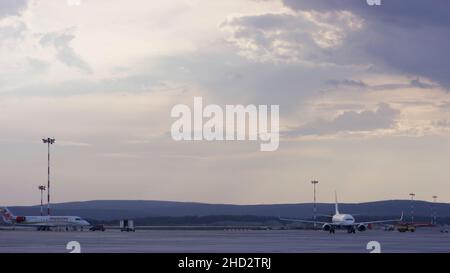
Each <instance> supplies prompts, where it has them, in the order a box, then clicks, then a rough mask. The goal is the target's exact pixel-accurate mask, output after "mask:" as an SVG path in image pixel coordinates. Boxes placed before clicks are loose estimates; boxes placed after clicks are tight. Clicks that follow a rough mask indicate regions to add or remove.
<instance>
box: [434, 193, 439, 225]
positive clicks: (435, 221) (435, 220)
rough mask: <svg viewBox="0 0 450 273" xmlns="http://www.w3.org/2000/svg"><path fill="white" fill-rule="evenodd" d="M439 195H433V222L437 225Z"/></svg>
mask: <svg viewBox="0 0 450 273" xmlns="http://www.w3.org/2000/svg"><path fill="white" fill-rule="evenodd" d="M437 198H438V197H437V195H433V224H434V225H436V224H437V217H436V214H437V212H436V199H437Z"/></svg>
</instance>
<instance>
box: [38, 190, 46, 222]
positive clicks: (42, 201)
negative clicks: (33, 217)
mask: <svg viewBox="0 0 450 273" xmlns="http://www.w3.org/2000/svg"><path fill="white" fill-rule="evenodd" d="M38 189H39V190H40V191H41V216H42V215H44V191H45V189H46V188H45V186H44V185H40V186H39V187H38Z"/></svg>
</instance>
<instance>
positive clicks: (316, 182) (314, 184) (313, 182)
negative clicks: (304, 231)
mask: <svg viewBox="0 0 450 273" xmlns="http://www.w3.org/2000/svg"><path fill="white" fill-rule="evenodd" d="M311 184H313V188H314V209H313V218H314V229H316V215H317V207H316V185H317V184H319V181H317V180H313V181H311Z"/></svg>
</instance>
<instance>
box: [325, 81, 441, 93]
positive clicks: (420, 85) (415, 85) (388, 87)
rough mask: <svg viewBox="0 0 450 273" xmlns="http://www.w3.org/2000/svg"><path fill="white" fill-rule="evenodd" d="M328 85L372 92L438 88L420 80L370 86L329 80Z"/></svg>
mask: <svg viewBox="0 0 450 273" xmlns="http://www.w3.org/2000/svg"><path fill="white" fill-rule="evenodd" d="M326 83H327V84H329V85H332V86H334V87H336V88H338V87H350V88H360V89H370V90H394V89H406V88H419V89H433V88H437V87H438V86H436V85H435V84H431V83H427V82H423V81H421V80H420V78H417V79H413V80H411V81H409V83H385V84H379V85H370V84H368V83H366V82H364V81H362V80H352V79H344V80H334V79H333V80H328V81H326Z"/></svg>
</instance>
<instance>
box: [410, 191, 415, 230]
mask: <svg viewBox="0 0 450 273" xmlns="http://www.w3.org/2000/svg"><path fill="white" fill-rule="evenodd" d="M409 195H410V196H411V224H414V196H416V194H415V193H410V194H409Z"/></svg>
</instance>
